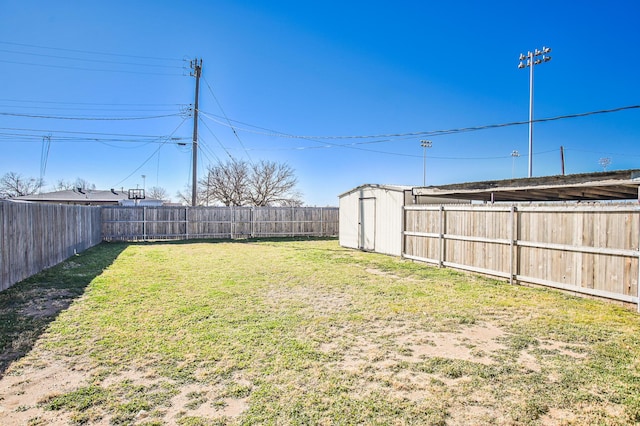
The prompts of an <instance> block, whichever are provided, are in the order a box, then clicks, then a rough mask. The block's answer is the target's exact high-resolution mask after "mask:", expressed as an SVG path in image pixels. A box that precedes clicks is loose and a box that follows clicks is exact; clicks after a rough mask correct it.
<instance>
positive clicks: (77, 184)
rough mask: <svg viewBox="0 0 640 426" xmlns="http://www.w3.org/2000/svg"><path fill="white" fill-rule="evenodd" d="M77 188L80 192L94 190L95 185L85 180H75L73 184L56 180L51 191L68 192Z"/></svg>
mask: <svg viewBox="0 0 640 426" xmlns="http://www.w3.org/2000/svg"><path fill="white" fill-rule="evenodd" d="M77 188H80V189H82V190H86V189H96V185H95V184H94V183H91V182H89V181H88V180H86V179H83V178H76V180H75V181H73V182H71V181H67V180H64V179H58V181H57V182H56V184H55V185H54V186H53V189H54V190H55V191H68V190H71V189H77Z"/></svg>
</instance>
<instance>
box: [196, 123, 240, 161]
mask: <svg viewBox="0 0 640 426" xmlns="http://www.w3.org/2000/svg"><path fill="white" fill-rule="evenodd" d="M200 123H201V124H202V125H203V126H204V127H205V129H207V130H208V131H209V133H211V136H213V138H214V139H215V140H216V141H217V142H218V145H220V148H222V149H223V150H224V152H225V153H226V154H227V155H228V156H229V158H230V159H231V160H235V159H234V158H233V155H231V153H230V152H229V150H228V149H227V147H225V146H224V145H223V144H222V141H221V140H220V139H218V137H217V136H216V134H215V133H213V130H211V128H210V127H209V126H208V125H207V123H205V122H204V121H203V120H202V118H201V119H200Z"/></svg>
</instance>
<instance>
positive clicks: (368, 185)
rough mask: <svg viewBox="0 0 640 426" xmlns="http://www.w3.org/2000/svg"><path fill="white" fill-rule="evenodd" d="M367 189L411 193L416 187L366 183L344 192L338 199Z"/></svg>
mask: <svg viewBox="0 0 640 426" xmlns="http://www.w3.org/2000/svg"><path fill="white" fill-rule="evenodd" d="M365 188H377V189H384V190H387V191H396V192H404V191H411V190H412V189H413V188H414V187H413V186H407V185H379V184H373V183H366V184H364V185H360V186H357V187H355V188H353V189H350V190H348V191H347V192H343V193H342V194H340V195H338V198H342V197H344V196H345V195H349V194H351V193H354V192H356V191H359V190H361V189H365Z"/></svg>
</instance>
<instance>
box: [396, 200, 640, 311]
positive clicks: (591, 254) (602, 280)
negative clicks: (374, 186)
mask: <svg viewBox="0 0 640 426" xmlns="http://www.w3.org/2000/svg"><path fill="white" fill-rule="evenodd" d="M403 214H404V223H405V230H404V232H403V256H405V257H407V258H410V259H415V260H421V261H425V262H430V263H436V264H438V265H442V266H452V267H456V268H459V269H466V270H470V271H476V272H481V273H485V274H489V275H494V276H498V277H505V278H508V279H510V280H511V281H512V282H525V283H532V284H540V285H545V286H551V287H556V288H560V289H563V290H569V291H573V292H577V293H583V294H589V295H593V296H599V297H606V298H610V299H614V300H620V301H624V302H631V303H639V298H638V276H639V271H638V269H639V268H640V264H639V260H638V259H639V256H640V251H639V243H640V242H639V232H640V209H639V208H638V207H637V206H635V205H630V204H625V205H611V204H592V205H586V206H583V205H578V204H570V205H559V206H549V205H523V206H505V205H494V206H473V205H472V206H426V205H413V206H406V207H405V208H404V210H403ZM639 306H640V303H639Z"/></svg>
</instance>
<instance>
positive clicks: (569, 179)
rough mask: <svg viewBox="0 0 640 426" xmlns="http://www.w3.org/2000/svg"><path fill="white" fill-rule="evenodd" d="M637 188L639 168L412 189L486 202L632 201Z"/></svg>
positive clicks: (447, 196)
mask: <svg viewBox="0 0 640 426" xmlns="http://www.w3.org/2000/svg"><path fill="white" fill-rule="evenodd" d="M639 186H640V169H634V170H619V171H610V172H598V173H583V174H575V175H566V176H545V177H535V178H521V179H505V180H494V181H483V182H469V183H459V184H451V185H442V186H427V187H415V188H413V195H414V196H427V197H446V198H455V199H463V200H475V201H489V202H493V201H512V202H516V201H517V202H526V201H600V200H633V199H638V198H639V194H638V187H639Z"/></svg>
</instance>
